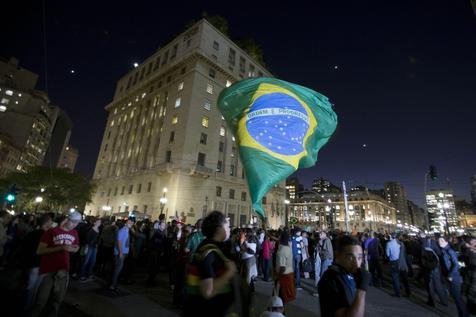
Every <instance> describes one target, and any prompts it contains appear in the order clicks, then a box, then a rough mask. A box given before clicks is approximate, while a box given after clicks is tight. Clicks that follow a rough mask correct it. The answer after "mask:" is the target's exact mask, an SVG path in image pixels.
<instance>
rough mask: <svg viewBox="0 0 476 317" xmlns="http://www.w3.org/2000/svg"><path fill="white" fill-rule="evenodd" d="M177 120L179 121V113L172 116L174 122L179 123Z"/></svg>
mask: <svg viewBox="0 0 476 317" xmlns="http://www.w3.org/2000/svg"><path fill="white" fill-rule="evenodd" d="M177 122H178V116H177V115H174V116H173V117H172V124H177Z"/></svg>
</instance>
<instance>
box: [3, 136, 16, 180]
mask: <svg viewBox="0 0 476 317" xmlns="http://www.w3.org/2000/svg"><path fill="white" fill-rule="evenodd" d="M20 154H21V151H20V149H19V148H17V147H16V146H15V145H14V144H13V142H12V140H11V138H10V137H9V136H8V135H2V134H0V178H2V177H5V176H7V174H9V173H11V172H14V171H16V167H17V165H18V162H19V160H20Z"/></svg>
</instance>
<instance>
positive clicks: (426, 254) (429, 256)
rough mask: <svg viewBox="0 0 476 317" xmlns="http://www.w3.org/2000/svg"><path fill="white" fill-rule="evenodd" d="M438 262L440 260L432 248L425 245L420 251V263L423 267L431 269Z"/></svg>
mask: <svg viewBox="0 0 476 317" xmlns="http://www.w3.org/2000/svg"><path fill="white" fill-rule="evenodd" d="M439 263H440V260H439V259H438V256H437V255H436V253H435V251H433V249H432V248H430V247H426V248H424V249H423V251H422V253H421V265H422V267H423V268H424V269H427V270H433V269H435V268H436V267H437V266H438V264H439Z"/></svg>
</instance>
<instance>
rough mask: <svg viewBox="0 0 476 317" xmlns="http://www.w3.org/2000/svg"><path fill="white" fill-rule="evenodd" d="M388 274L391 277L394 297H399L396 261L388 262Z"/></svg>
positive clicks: (398, 273)
mask: <svg viewBox="0 0 476 317" xmlns="http://www.w3.org/2000/svg"><path fill="white" fill-rule="evenodd" d="M390 274H391V275H392V284H393V290H394V291H395V295H396V296H398V297H400V271H399V270H398V260H397V261H390Z"/></svg>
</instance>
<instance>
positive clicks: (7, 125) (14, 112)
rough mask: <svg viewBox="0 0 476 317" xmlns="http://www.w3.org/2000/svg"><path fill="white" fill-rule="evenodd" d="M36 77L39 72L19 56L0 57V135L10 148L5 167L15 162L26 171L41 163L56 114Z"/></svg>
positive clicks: (17, 166)
mask: <svg viewBox="0 0 476 317" xmlns="http://www.w3.org/2000/svg"><path fill="white" fill-rule="evenodd" d="M37 80H38V75H37V74H35V73H33V72H31V71H29V70H27V69H24V68H22V67H20V66H19V65H18V60H16V59H14V58H11V59H10V60H6V59H3V58H0V135H3V137H2V139H3V142H6V143H8V148H9V153H10V152H11V154H9V157H10V161H9V162H8V164H6V165H5V164H4V161H3V160H2V161H1V162H0V164H1V165H2V167H1V169H2V170H8V171H11V168H12V167H13V166H15V170H18V171H24V170H25V169H26V168H27V167H28V166H35V165H41V164H42V162H43V159H44V157H45V154H46V150H47V149H48V146H49V142H50V138H51V133H52V127H53V122H52V121H53V119H52V117H53V116H52V110H51V109H50V107H49V103H50V100H49V98H48V96H47V94H46V93H45V92H42V91H40V90H37V89H35V86H36V83H37ZM5 140H8V141H5ZM4 148H5V147H4V146H2V149H4ZM14 152H16V153H14Z"/></svg>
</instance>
